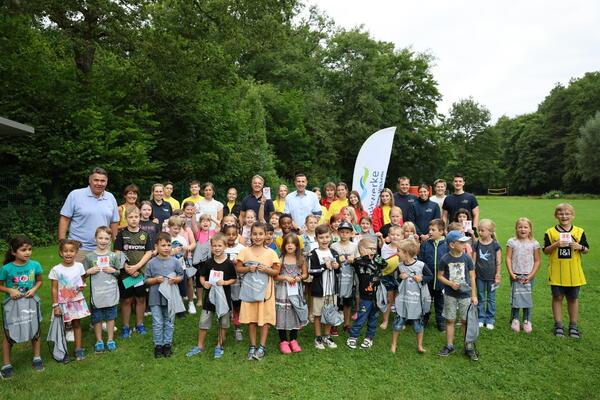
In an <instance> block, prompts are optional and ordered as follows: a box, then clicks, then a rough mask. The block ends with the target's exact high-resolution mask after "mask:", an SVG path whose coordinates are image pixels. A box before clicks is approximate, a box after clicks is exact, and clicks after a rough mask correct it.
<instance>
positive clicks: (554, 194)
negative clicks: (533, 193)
mask: <svg viewBox="0 0 600 400" xmlns="http://www.w3.org/2000/svg"><path fill="white" fill-rule="evenodd" d="M563 196H564V193H563V192H561V191H560V190H551V191H549V192H546V193H544V194H543V195H541V196H540V197H541V198H542V199H560V198H562V197H563Z"/></svg>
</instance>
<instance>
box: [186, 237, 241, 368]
mask: <svg viewBox="0 0 600 400" xmlns="http://www.w3.org/2000/svg"><path fill="white" fill-rule="evenodd" d="M210 245H211V251H212V257H211V258H209V259H208V260H206V261H205V262H204V263H202V264H201V266H200V269H199V270H198V273H197V274H196V279H197V285H199V286H202V287H203V288H204V299H203V301H202V313H201V314H200V323H199V326H198V327H199V331H198V345H197V346H195V347H193V348H192V349H191V350H190V351H189V352H188V353H187V356H188V357H192V356H195V355H197V354H200V353H202V352H203V351H204V340H205V339H206V332H207V331H208V330H209V329H210V328H211V325H212V318H213V314H216V313H217V312H219V311H221V312H222V310H219V309H217V307H216V305H215V304H213V303H212V302H211V301H210V292H211V291H214V290H220V289H221V288H222V290H223V292H224V294H225V301H226V303H227V307H228V311H227V312H226V313H224V314H222V315H221V316H219V315H218V314H217V317H218V319H219V333H218V341H217V346H216V347H215V358H221V357H223V353H224V350H223V343H224V342H225V333H226V332H227V329H229V323H230V319H231V317H230V315H231V306H232V303H231V285H233V284H234V283H235V281H236V279H237V275H236V273H235V266H234V264H233V262H232V261H231V260H230V259H229V257H228V256H227V254H225V247H226V246H227V244H226V238H225V235H223V234H222V233H217V234H216V235H215V236H213V237H212V238H211V239H210ZM213 285H214V286H215V288H212V287H213ZM211 288H212V289H211Z"/></svg>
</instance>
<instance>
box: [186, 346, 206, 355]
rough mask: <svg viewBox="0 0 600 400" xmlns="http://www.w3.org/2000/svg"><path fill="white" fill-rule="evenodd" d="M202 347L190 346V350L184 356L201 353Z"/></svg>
mask: <svg viewBox="0 0 600 400" xmlns="http://www.w3.org/2000/svg"><path fill="white" fill-rule="evenodd" d="M202 351H203V350H202V349H201V348H200V347H198V346H194V347H192V349H191V350H190V351H188V352H187V354H186V356H187V357H194V356H197V355H198V354H200V353H202Z"/></svg>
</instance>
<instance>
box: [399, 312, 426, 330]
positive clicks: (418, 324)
mask: <svg viewBox="0 0 600 400" xmlns="http://www.w3.org/2000/svg"><path fill="white" fill-rule="evenodd" d="M408 321H411V322H412V326H413V330H414V331H415V333H421V332H423V330H424V329H425V328H424V327H423V322H422V321H421V320H420V319H406V318H402V317H401V316H399V315H396V317H395V318H394V325H393V327H392V329H393V330H394V331H395V332H400V331H401V330H402V329H404V326H405V325H406V323H407V322H408Z"/></svg>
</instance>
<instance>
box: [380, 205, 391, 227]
mask: <svg viewBox="0 0 600 400" xmlns="http://www.w3.org/2000/svg"><path fill="white" fill-rule="evenodd" d="M391 209H392V207H390V206H381V212H382V213H383V224H384V225H386V224H390V223H391V222H392V220H391V219H390V210H391Z"/></svg>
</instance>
